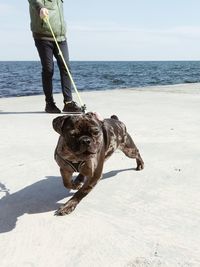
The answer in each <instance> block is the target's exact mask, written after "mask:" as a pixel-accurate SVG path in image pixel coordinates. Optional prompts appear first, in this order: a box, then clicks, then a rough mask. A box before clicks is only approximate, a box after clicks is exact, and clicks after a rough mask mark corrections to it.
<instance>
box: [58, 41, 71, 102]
mask: <svg viewBox="0 0 200 267" xmlns="http://www.w3.org/2000/svg"><path fill="white" fill-rule="evenodd" d="M59 47H60V50H61V51H62V54H63V57H64V59H65V62H66V64H67V67H68V69H69V70H70V66H69V53H68V45H67V41H63V42H59ZM54 56H55V58H56V60H57V64H58V67H59V70H60V78H61V87H62V93H63V100H64V103H66V102H70V101H72V91H71V81H70V78H69V75H68V73H67V70H66V68H65V65H64V63H63V60H62V58H61V56H60V55H59V52H58V48H57V47H56V45H55V46H54Z"/></svg>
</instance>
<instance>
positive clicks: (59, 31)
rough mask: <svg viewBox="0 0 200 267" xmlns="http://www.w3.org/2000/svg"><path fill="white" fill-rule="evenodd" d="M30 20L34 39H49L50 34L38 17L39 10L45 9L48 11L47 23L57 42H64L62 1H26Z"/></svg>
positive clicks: (46, 26) (64, 27)
mask: <svg viewBox="0 0 200 267" xmlns="http://www.w3.org/2000/svg"><path fill="white" fill-rule="evenodd" d="M28 1H29V11H30V18H31V31H32V32H33V37H34V38H41V39H45V38H47V39H49V38H50V39H51V38H52V34H51V31H50V29H49V27H48V25H47V24H46V23H45V22H44V20H42V19H41V18H40V16H39V13H40V9H41V8H42V7H45V8H47V9H48V11H49V22H50V24H51V27H52V29H53V32H54V34H55V36H56V39H57V41H58V42H59V41H64V40H65V39H66V38H65V35H66V26H65V21H64V13H63V1H64V0H28Z"/></svg>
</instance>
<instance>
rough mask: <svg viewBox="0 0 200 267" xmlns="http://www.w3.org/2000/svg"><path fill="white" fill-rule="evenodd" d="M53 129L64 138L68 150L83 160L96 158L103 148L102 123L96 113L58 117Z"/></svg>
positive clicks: (54, 121)
mask: <svg viewBox="0 0 200 267" xmlns="http://www.w3.org/2000/svg"><path fill="white" fill-rule="evenodd" d="M53 128H54V130H55V131H56V132H57V133H59V134H60V135H61V136H62V137H63V138H64V141H65V145H66V146H67V149H68V150H69V151H70V152H71V153H73V154H74V155H75V157H78V158H79V159H81V160H86V159H88V158H90V157H92V156H94V155H95V154H97V153H98V151H99V150H100V148H101V146H102V141H103V132H102V122H101V121H100V120H99V119H98V118H97V116H96V114H95V113H91V112H90V113H86V114H84V115H66V116H60V117H57V118H55V119H54V120H53Z"/></svg>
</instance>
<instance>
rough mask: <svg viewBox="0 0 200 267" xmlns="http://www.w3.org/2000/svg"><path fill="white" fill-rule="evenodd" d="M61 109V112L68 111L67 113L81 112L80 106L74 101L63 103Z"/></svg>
mask: <svg viewBox="0 0 200 267" xmlns="http://www.w3.org/2000/svg"><path fill="white" fill-rule="evenodd" d="M62 111H63V112H69V113H80V112H82V110H81V108H80V107H79V106H78V105H77V103H76V102H74V101H71V102H68V103H65V105H64V108H63V110H62Z"/></svg>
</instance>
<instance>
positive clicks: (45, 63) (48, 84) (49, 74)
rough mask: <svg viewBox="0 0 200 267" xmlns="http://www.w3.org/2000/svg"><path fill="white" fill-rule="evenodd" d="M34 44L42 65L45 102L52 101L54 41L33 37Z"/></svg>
mask: <svg viewBox="0 0 200 267" xmlns="http://www.w3.org/2000/svg"><path fill="white" fill-rule="evenodd" d="M35 46H36V47H37V50H38V54H39V57H40V61H41V65H42V85H43V91H44V94H45V100H46V102H47V103H53V102H54V100H53V83H52V78H53V72H54V63H53V49H54V43H53V42H51V41H47V40H40V39H35Z"/></svg>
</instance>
